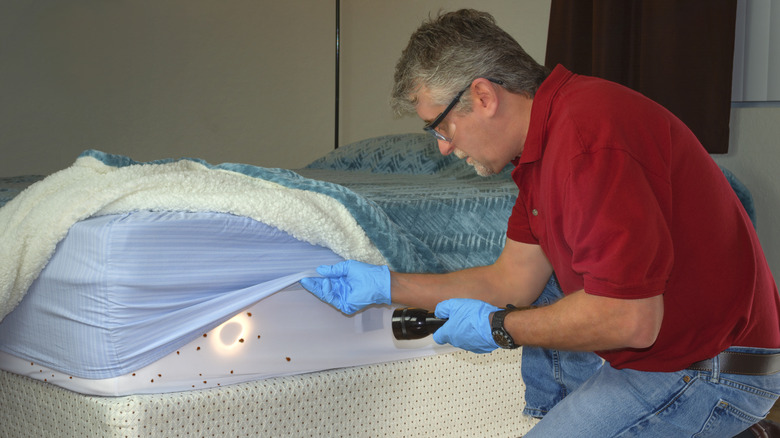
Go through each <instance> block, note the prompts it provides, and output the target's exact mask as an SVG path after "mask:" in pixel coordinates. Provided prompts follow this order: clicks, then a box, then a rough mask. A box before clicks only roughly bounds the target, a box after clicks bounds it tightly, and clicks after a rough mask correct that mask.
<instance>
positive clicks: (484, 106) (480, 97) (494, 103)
mask: <svg viewBox="0 0 780 438" xmlns="http://www.w3.org/2000/svg"><path fill="white" fill-rule="evenodd" d="M474 96H475V97H474V104H473V106H474V109H475V110H476V109H477V107H478V108H479V110H481V111H486V115H488V116H490V115H493V114H495V112H496V111H497V110H498V100H499V95H498V91H497V90H496V86H495V84H493V83H492V82H490V81H489V80H487V79H485V78H477V79H476V80H474Z"/></svg>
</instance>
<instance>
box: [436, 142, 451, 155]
mask: <svg viewBox="0 0 780 438" xmlns="http://www.w3.org/2000/svg"><path fill="white" fill-rule="evenodd" d="M436 142H437V143H438V144H439V152H441V154H442V155H449V154H451V153H452V151H454V150H455V148H454V147H453V146H452V143H450V142H448V141H444V140H436Z"/></svg>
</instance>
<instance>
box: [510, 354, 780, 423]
mask: <svg viewBox="0 0 780 438" xmlns="http://www.w3.org/2000/svg"><path fill="white" fill-rule="evenodd" d="M728 351H738V352H747V353H759V354H761V353H766V354H770V353H777V352H780V349H777V350H764V349H755V348H742V347H732V348H729V349H728ZM715 361H717V358H716V359H715ZM778 394H780V373H777V374H774V375H771V376H743V375H737V374H720V373H719V372H717V371H716V372H701V371H690V370H682V371H678V372H672V373H652V372H643V371H636V370H628V369H624V370H616V369H614V368H612V367H611V366H609V364H605V365H604V366H603V367H601V369H599V371H597V372H596V374H595V375H594V376H593V377H592V378H590V379H588V381H586V382H585V383H584V384H582V385H581V386H580V387H579V389H577V390H576V391H574V392H573V393H571V394H569V395H568V396H567V397H566V398H565V399H564V400H562V401H561V402H560V403H558V404H557V405H556V406H555V407H554V408H553V409H552V410H550V412H548V413H547V415H546V416H545V417H544V418H543V419H542V420H541V421H540V422H539V423H538V424H537V425H536V426H535V427H534V428H533V429H532V430H531V431H530V432H529V433H528V434H527V435H525V436H526V437H528V438H534V437H537V438H538V437H564V436H565V437H588V438H590V437H695V438H705V437H717V438H721V437H731V436H734V435H737V434H738V433H740V432H742V431H743V430H745V429H747V428H748V427H750V426H751V425H752V424H754V423H756V422H758V421H759V420H760V419H761V418H763V417H765V416H766V414H767V413H768V412H769V409H770V408H771V407H772V405H773V404H774V403H775V400H777V398H778Z"/></svg>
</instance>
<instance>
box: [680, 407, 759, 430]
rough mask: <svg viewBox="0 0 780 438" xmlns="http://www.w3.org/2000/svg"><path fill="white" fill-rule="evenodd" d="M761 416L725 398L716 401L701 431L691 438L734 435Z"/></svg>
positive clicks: (756, 421)
mask: <svg viewBox="0 0 780 438" xmlns="http://www.w3.org/2000/svg"><path fill="white" fill-rule="evenodd" d="M762 418H763V417H759V416H756V415H753V414H751V413H749V412H747V411H745V410H744V409H740V408H739V407H738V406H736V405H734V404H733V403H729V402H727V401H725V400H720V401H718V404H717V405H715V407H714V408H713V409H712V412H711V413H710V416H709V418H707V421H706V422H705V423H704V427H702V429H701V431H700V432H699V433H697V434H695V435H693V438H708V437H713V438H718V437H723V436H734V435H736V434H738V433H740V432H742V431H743V430H745V429H747V428H748V427H750V426H752V425H754V424H755V423H758V422H759V421H760V420H761V419H762Z"/></svg>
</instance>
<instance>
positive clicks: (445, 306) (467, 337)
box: [433, 298, 501, 353]
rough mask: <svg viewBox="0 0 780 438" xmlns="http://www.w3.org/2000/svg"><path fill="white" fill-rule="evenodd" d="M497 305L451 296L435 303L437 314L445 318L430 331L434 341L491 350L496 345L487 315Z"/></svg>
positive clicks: (477, 350)
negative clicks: (436, 327) (435, 328)
mask: <svg viewBox="0 0 780 438" xmlns="http://www.w3.org/2000/svg"><path fill="white" fill-rule="evenodd" d="M497 310H501V308H500V307H496V306H494V305H492V304H489V303H486V302H484V301H479V300H472V299H469V298H453V299H451V300H446V301H442V302H441V303H439V305H438V306H436V317H437V318H441V319H447V322H445V323H444V325H443V326H441V327H440V328H439V329H438V330H436V331H435V332H434V333H433V340H434V341H436V343H437V344H445V343H448V344H452V345H453V346H455V347H458V348H462V349H464V350H469V351H472V352H474V353H490V352H491V351H493V350H495V349H496V348H498V344H496V341H494V340H493V334H492V330H491V329H490V314H491V313H492V312H495V311H497Z"/></svg>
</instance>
